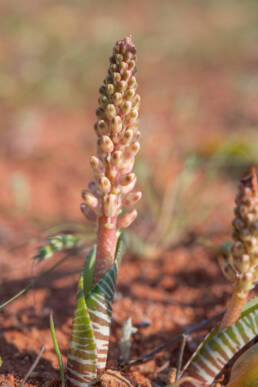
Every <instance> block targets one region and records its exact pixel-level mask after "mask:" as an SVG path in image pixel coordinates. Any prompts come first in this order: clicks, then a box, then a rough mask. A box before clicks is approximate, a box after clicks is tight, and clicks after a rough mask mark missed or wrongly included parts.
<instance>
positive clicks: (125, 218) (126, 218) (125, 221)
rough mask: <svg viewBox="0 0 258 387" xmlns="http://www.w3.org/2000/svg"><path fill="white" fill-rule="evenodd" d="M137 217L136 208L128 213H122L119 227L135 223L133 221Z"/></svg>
mask: <svg viewBox="0 0 258 387" xmlns="http://www.w3.org/2000/svg"><path fill="white" fill-rule="evenodd" d="M136 217H137V211H136V210H132V211H130V212H128V213H127V214H124V215H122V216H121V217H120V218H119V219H118V228H119V229H120V228H127V227H129V226H130V225H131V224H132V223H133V221H134V220H135V218H136Z"/></svg>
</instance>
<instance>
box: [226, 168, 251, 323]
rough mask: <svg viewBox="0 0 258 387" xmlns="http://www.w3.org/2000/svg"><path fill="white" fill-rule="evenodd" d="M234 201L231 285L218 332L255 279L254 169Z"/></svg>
mask: <svg viewBox="0 0 258 387" xmlns="http://www.w3.org/2000/svg"><path fill="white" fill-rule="evenodd" d="M235 201H236V208H235V219H234V220H233V223H232V224H233V232H232V237H233V244H232V247H231V256H230V262H229V264H228V265H227V267H226V268H225V269H226V270H225V271H226V273H227V277H228V278H229V279H230V280H231V282H232V284H233V295H232V298H231V300H230V302H229V304H228V307H227V311H226V313H225V315H224V318H223V320H222V324H221V330H222V329H225V328H227V327H229V326H231V325H232V324H234V323H235V321H236V320H237V318H238V317H239V315H240V313H241V310H242V307H243V305H244V304H245V302H246V300H247V297H248V293H249V291H250V290H251V289H252V288H253V286H254V283H255V282H256V281H257V279H258V184H257V176H256V171H255V168H252V170H251V173H250V174H249V175H248V176H246V177H244V178H242V179H241V181H240V185H239V192H238V194H237V196H236V200H235Z"/></svg>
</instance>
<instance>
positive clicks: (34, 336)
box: [0, 230, 230, 386]
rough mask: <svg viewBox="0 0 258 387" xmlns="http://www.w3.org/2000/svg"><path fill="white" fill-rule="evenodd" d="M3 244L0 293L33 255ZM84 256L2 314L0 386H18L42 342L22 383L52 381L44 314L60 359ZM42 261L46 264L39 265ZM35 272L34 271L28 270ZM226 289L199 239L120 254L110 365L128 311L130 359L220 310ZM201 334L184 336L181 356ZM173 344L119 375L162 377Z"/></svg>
mask: <svg viewBox="0 0 258 387" xmlns="http://www.w3.org/2000/svg"><path fill="white" fill-rule="evenodd" d="M33 231H34V230H33ZM9 248H10V246H9V245H8V244H6V246H5V254H6V258H7V254H8V257H9V259H6V263H5V264H3V265H2V268H1V269H2V270H1V271H2V275H3V276H4V278H5V280H4V281H3V283H2V286H1V295H4V298H5V299H6V298H8V297H10V296H11V295H13V294H14V293H16V292H17V291H18V290H19V289H21V288H22V287H23V286H24V285H26V284H27V283H28V282H29V280H30V279H31V277H32V270H33V269H32V263H31V261H30V260H29V259H27V258H25V257H27V256H28V255H29V253H30V252H31V250H32V249H31V248H30V247H26V248H20V249H17V250H14V251H13V250H9ZM22 260H23V262H21V261H22ZM24 260H26V262H24ZM82 262H83V255H81V256H79V255H78V256H76V257H71V258H70V259H69V261H67V262H66V263H64V264H63V265H62V266H61V267H60V268H58V269H57V270H56V271H55V272H53V273H51V274H49V275H48V277H47V278H45V279H43V280H41V281H40V282H39V283H38V284H37V285H35V287H34V288H33V290H31V291H29V292H28V293H27V294H26V295H24V296H22V297H20V298H19V299H18V300H16V301H14V302H13V303H12V304H10V305H9V306H7V307H6V308H5V309H4V310H3V312H2V313H1V326H2V333H1V347H0V348H1V354H2V357H3V362H4V364H3V366H2V368H1V379H0V383H1V385H5V384H9V385H12V386H13V385H14V386H17V385H18V383H19V381H21V379H22V378H23V377H24V375H25V373H26V371H27V370H28V368H29V367H30V365H31V364H32V362H33V360H34V359H35V357H36V355H37V354H38V353H39V351H40V348H41V347H42V345H44V346H45V348H46V350H45V352H44V355H43V357H42V359H41V360H40V362H39V365H38V366H37V367H36V370H35V371H34V372H33V374H32V377H31V378H30V379H29V383H27V384H26V386H52V384H51V382H52V381H53V380H54V379H55V378H56V377H58V372H57V370H56V368H57V359H56V355H55V353H54V350H53V345H52V341H51V337H50V331H49V312H50V311H51V310H52V311H53V312H54V320H55V325H56V329H57V336H58V340H59V344H60V347H61V350H62V353H63V355H64V360H66V355H67V347H68V342H69V334H70V330H71V321H72V315H73V310H74V302H75V293H76V286H77V280H78V273H79V271H80V268H81V266H82ZM10 263H11V265H10ZM42 266H44V268H45V267H46V265H45V264H42ZM36 271H37V270H36V269H34V273H35V272H36ZM229 290H230V287H229V285H227V284H226V282H225V280H224V279H223V277H222V276H221V274H220V271H219V269H218V265H217V262H216V259H215V257H214V256H213V255H211V254H210V253H209V251H208V250H207V249H206V248H203V247H200V246H198V245H194V244H193V245H191V244H190V245H189V246H183V245H181V246H178V247H175V248H173V250H172V251H169V252H166V253H164V254H162V256H161V257H159V259H157V260H152V261H151V260H144V259H142V260H141V259H136V258H134V257H130V256H126V257H125V259H124V261H123V264H122V266H121V269H120V272H119V278H118V286H117V292H116V296H115V302H114V309H113V312H114V313H113V319H114V320H113V323H112V335H111V344H110V352H109V362H108V367H110V368H114V369H119V363H118V360H119V356H120V355H121V353H120V349H119V345H118V342H119V338H120V336H121V326H122V324H123V322H124V321H125V320H126V319H127V318H128V317H132V320H133V324H134V325H135V326H136V327H137V328H138V332H137V333H136V334H134V336H133V339H132V350H131V358H132V359H136V358H139V357H141V356H143V355H144V354H146V353H148V352H150V351H152V350H153V349H155V348H156V347H157V346H159V345H161V344H163V343H166V342H167V341H168V340H169V339H171V338H173V336H175V335H177V334H178V333H180V332H181V331H182V329H185V328H186V327H187V326H190V325H192V324H194V323H196V322H199V321H201V320H202V319H204V318H207V317H210V316H212V315H214V314H216V313H218V312H220V311H221V310H222V309H223V305H224V303H225V300H226V297H227V294H228V292H229ZM204 333H205V331H202V332H198V333H197V334H195V335H193V336H191V337H190V338H189V341H188V342H187V346H186V351H185V359H186V358H187V357H188V356H189V355H190V354H191V352H192V351H193V350H194V349H195V348H196V345H197V344H198V343H199V341H200V339H201V337H203V335H204ZM178 349H179V343H176V344H174V345H172V346H171V347H168V348H166V349H165V350H164V351H162V352H161V353H160V354H158V355H157V356H156V357H155V358H153V359H151V360H150V361H148V362H147V363H145V364H141V365H139V366H135V367H132V368H131V369H129V370H127V371H126V372H125V373H126V375H127V376H128V377H129V378H130V379H131V380H132V381H133V382H135V383H136V384H137V385H142V386H150V385H151V382H154V381H156V382H157V381H164V380H165V378H166V373H164V372H163V373H162V370H163V369H164V370H165V371H167V368H168V367H169V366H176V361H177V354H178Z"/></svg>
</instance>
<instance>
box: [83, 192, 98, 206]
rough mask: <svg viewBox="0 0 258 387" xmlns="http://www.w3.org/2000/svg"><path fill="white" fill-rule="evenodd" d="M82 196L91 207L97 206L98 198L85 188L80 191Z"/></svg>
mask: <svg viewBox="0 0 258 387" xmlns="http://www.w3.org/2000/svg"><path fill="white" fill-rule="evenodd" d="M82 198H83V200H84V201H85V203H86V204H87V206H89V207H90V208H92V209H95V208H97V206H98V199H97V198H96V197H95V196H94V195H93V194H92V193H91V192H88V191H86V190H85V189H84V190H83V191H82Z"/></svg>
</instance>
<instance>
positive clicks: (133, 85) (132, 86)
mask: <svg viewBox="0 0 258 387" xmlns="http://www.w3.org/2000/svg"><path fill="white" fill-rule="evenodd" d="M128 88H129V89H134V90H136V89H137V82H136V78H135V77H131V79H129V81H128Z"/></svg>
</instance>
